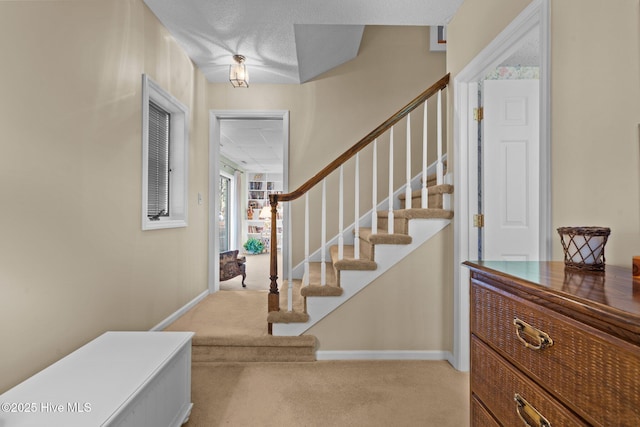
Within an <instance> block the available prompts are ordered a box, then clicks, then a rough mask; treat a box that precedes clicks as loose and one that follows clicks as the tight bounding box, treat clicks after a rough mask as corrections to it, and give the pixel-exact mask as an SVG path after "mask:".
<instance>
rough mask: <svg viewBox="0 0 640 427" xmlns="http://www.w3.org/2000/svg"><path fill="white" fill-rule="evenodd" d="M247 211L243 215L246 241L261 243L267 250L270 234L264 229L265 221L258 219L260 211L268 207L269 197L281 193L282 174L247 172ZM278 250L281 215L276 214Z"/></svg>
mask: <svg viewBox="0 0 640 427" xmlns="http://www.w3.org/2000/svg"><path fill="white" fill-rule="evenodd" d="M247 176H248V180H247V210H246V214H245V230H244V231H245V232H246V239H245V241H246V240H248V239H250V238H252V237H253V238H256V239H260V240H262V241H263V243H264V244H265V247H266V249H267V250H268V249H269V240H270V232H269V230H268V229H266V228H265V220H264V219H260V218H259V216H260V211H261V210H262V208H263V207H265V206H269V195H270V194H274V193H282V188H283V187H282V174H268V173H260V172H249V173H248V174H247ZM276 227H277V228H278V229H277V236H278V248H280V247H281V240H282V214H281V213H280V212H278V220H277V221H276Z"/></svg>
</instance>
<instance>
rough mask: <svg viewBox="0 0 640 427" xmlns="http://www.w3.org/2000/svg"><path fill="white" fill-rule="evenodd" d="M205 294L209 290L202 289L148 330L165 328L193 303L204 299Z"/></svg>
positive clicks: (191, 306)
mask: <svg viewBox="0 0 640 427" xmlns="http://www.w3.org/2000/svg"><path fill="white" fill-rule="evenodd" d="M207 295H209V290H206V291H203V292H202V293H200V294H199V295H198V296H196V297H195V298H194V299H192V300H191V301H189V302H188V303H186V304H185V305H183V306H182V307H180V308H179V309H177V310H176V311H175V312H173V313H172V314H171V315H169V317H167V318H166V319H164V320H163V321H162V322H160V323H158V324H157V325H156V326H154V327H153V328H151V329H149V330H150V331H162V330H163V329H164V328H166V327H167V326H169V325H170V324H172V323H173V322H175V321H176V320H178V318H179V317H180V316H182V315H183V314H185V313H186V312H187V311H189V310H191V309H192V308H193V307H195V305H196V304H198V303H199V302H200V301H202V300H203V299H205V298H206V297H207Z"/></svg>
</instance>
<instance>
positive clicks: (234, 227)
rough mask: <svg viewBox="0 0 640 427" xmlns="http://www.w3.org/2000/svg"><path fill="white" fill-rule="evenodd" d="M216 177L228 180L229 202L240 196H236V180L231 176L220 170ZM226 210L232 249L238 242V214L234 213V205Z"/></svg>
mask: <svg viewBox="0 0 640 427" xmlns="http://www.w3.org/2000/svg"><path fill="white" fill-rule="evenodd" d="M218 176H219V177H224V178H227V179H228V180H229V200H235V198H236V197H240V194H236V189H235V187H236V178H235V176H234V175H233V174H230V173H229V172H226V171H223V170H221V171H220V174H219V175H218ZM218 179H219V178H218ZM218 188H219V187H218ZM219 197H220V194H218V198H219ZM228 203H229V201H227V204H228ZM228 208H229V247H230V248H232V247H233V246H234V243H235V242H237V241H238V237H237V233H238V230H239V229H240V227H239V225H238V224H236V222H237V219H238V212H236V211H237V209H236V203H231V205H230V206H228ZM218 212H219V211H218ZM218 237H220V236H218Z"/></svg>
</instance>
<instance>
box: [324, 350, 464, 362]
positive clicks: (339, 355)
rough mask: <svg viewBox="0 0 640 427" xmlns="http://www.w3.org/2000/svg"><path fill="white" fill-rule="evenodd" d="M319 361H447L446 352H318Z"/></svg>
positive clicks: (448, 358) (447, 354) (449, 353)
mask: <svg viewBox="0 0 640 427" xmlns="http://www.w3.org/2000/svg"><path fill="white" fill-rule="evenodd" d="M316 359H317V360H446V361H450V360H451V359H452V354H451V352H449V351H446V350H318V351H316Z"/></svg>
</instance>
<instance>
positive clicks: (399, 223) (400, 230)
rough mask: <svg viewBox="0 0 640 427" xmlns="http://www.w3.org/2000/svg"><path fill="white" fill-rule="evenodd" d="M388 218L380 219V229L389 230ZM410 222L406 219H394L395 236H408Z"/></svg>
mask: <svg viewBox="0 0 640 427" xmlns="http://www.w3.org/2000/svg"><path fill="white" fill-rule="evenodd" d="M388 224H389V220H388V218H378V229H379V230H387V227H388V226H389V225H388ZM408 227H409V221H408V220H407V219H406V218H394V219H393V232H394V233H395V234H408V232H409V229H408Z"/></svg>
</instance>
